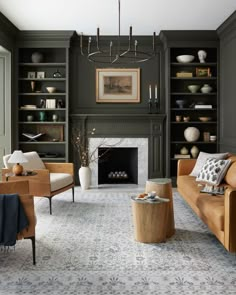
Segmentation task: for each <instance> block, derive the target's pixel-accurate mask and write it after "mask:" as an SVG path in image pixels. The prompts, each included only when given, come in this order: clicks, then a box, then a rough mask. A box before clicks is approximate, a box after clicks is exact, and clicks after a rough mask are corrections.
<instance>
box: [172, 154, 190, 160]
mask: <svg viewBox="0 0 236 295" xmlns="http://www.w3.org/2000/svg"><path fill="white" fill-rule="evenodd" d="M174 158H175V159H190V158H191V156H190V155H181V154H175V156H174Z"/></svg>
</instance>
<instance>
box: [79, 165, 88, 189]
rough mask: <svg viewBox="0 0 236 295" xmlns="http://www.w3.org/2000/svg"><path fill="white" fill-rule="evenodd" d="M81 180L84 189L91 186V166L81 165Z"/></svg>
mask: <svg viewBox="0 0 236 295" xmlns="http://www.w3.org/2000/svg"><path fill="white" fill-rule="evenodd" d="M79 180H80V185H81V188H82V190H83V191H84V190H87V189H88V188H89V186H90V180H91V169H90V168H89V167H83V166H82V167H81V168H80V169H79Z"/></svg>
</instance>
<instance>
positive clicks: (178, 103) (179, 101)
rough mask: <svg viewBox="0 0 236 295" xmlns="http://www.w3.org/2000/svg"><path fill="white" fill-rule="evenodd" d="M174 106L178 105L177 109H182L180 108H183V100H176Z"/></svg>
mask: <svg viewBox="0 0 236 295" xmlns="http://www.w3.org/2000/svg"><path fill="white" fill-rule="evenodd" d="M176 104H177V105H178V107H179V108H180V109H182V108H183V107H184V104H185V100H183V99H178V100H176Z"/></svg>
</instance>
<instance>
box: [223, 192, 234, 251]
mask: <svg viewBox="0 0 236 295" xmlns="http://www.w3.org/2000/svg"><path fill="white" fill-rule="evenodd" d="M235 212H236V188H234V189H233V188H231V187H228V188H227V189H226V191H225V220H224V224H225V226H224V232H225V247H226V248H227V249H228V250H229V251H231V252H236V214H235Z"/></svg>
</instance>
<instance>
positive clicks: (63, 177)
mask: <svg viewBox="0 0 236 295" xmlns="http://www.w3.org/2000/svg"><path fill="white" fill-rule="evenodd" d="M50 183H51V191H52V192H54V191H56V190H59V189H61V188H63V187H65V186H67V185H70V184H72V183H73V177H72V175H71V174H68V173H50Z"/></svg>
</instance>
